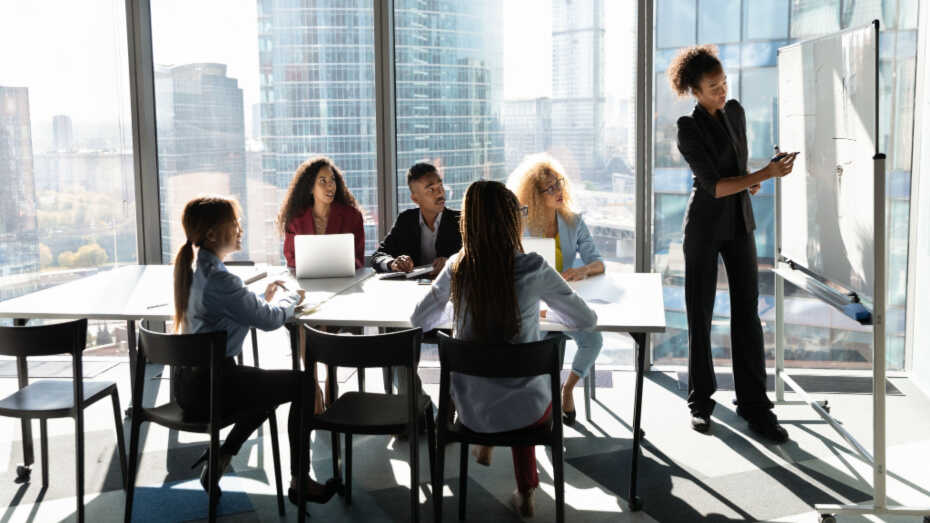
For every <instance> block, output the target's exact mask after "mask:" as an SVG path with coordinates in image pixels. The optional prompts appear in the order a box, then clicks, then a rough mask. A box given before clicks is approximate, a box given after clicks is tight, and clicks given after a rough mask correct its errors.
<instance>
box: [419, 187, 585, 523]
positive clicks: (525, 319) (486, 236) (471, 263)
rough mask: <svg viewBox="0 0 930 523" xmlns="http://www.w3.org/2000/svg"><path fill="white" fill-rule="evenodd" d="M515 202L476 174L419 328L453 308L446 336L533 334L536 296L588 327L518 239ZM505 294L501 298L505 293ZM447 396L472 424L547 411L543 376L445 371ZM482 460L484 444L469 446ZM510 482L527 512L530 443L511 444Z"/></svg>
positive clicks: (486, 338)
mask: <svg viewBox="0 0 930 523" xmlns="http://www.w3.org/2000/svg"><path fill="white" fill-rule="evenodd" d="M523 209H525V207H524V208H521V207H520V203H519V202H518V201H517V197H516V196H515V195H514V194H513V193H512V192H510V190H508V189H507V187H505V186H504V184H502V183H500V182H495V181H477V182H474V183H472V184H471V185H470V186H469V187H468V190H467V191H466V192H465V201H464V203H463V206H462V214H461V219H460V222H459V223H460V228H461V233H462V250H461V251H459V252H458V253H457V254H454V255H452V257H450V258H449V260H448V262H447V263H446V265H445V267H444V268H443V269H442V271H440V273H439V276H437V277H436V280H435V281H434V282H433V286H432V288H431V289H430V291H429V293H428V294H427V295H426V296H425V297H424V298H423V300H422V301H421V302H420V303H419V304H418V305H417V307H416V309H415V310H414V313H413V315H412V316H411V317H410V322H411V323H412V324H413V325H414V326H415V327H421V328H422V329H423V330H424V331H427V330H430V329H433V328H435V327H436V326H437V325H439V324H441V323H442V322H443V321H444V312H445V309H446V305H447V304H448V303H449V302H450V301H451V302H452V307H453V312H454V326H455V330H454V332H453V336H454V337H455V338H458V339H463V340H467V341H477V342H487V343H501V342H504V343H526V342H532V341H539V340H540V339H542V337H543V334H542V333H541V332H540V330H539V317H540V311H539V302H540V300H542V301H544V302H546V304H548V306H549V308H550V310H552V311H555V312H556V313H558V315H559V319H560V321H561V322H562V323H564V324H565V325H567V326H568V327H570V328H573V329H585V328H589V327H593V326H594V325H595V324H596V322H597V316H596V315H595V313H594V311H592V310H591V309H590V308H588V306H587V305H586V304H585V302H584V300H582V299H581V298H580V297H579V296H578V295H577V294H575V293H574V291H572V289H571V287H569V286H568V284H567V283H565V280H564V279H562V277H561V276H560V275H559V273H557V272H555V269H553V268H552V267H550V266H549V265H547V264H546V262H545V260H543V258H542V256H540V255H538V254H536V253H530V254H524V253H523V246H522V244H521V242H520V232H521V231H522V230H523V224H522V218H521V214H522V213H523ZM508 297H509V298H508ZM452 399H453V401H454V403H455V407H456V409H457V411H458V413H459V417H460V419H461V420H462V423H463V424H464V425H465V426H466V427H468V428H469V429H470V430H473V431H475V432H505V431H511V430H517V429H522V428H528V427H532V426H536V425H538V424H542V423H545V422H547V421H548V420H549V419H550V417H551V413H552V398H551V397H550V392H549V378H548V377H547V376H536V377H533V378H500V379H498V378H495V379H491V378H479V377H474V376H461V375H453V376H452ZM476 450H477V452H476V458H477V459H478V462H479V463H481V464H483V465H488V464H490V459H491V449H490V448H489V447H482V448H476ZM511 450H512V453H513V466H514V474H515V475H516V479H517V490H516V491H515V492H514V493H513V495H512V497H511V502H512V504H513V505H514V508H515V509H516V510H517V512H518V513H520V514H521V515H522V516H524V517H530V516H532V515H533V514H534V512H535V501H534V500H535V496H534V492H535V489H536V487H537V486H538V485H539V477H538V474H537V471H536V455H535V448H534V447H513V448H512V449H511Z"/></svg>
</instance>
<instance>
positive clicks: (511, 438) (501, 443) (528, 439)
mask: <svg viewBox="0 0 930 523" xmlns="http://www.w3.org/2000/svg"><path fill="white" fill-rule="evenodd" d="M447 427H448V429H447V430H448V432H447V434H448V439H449V440H450V441H465V442H467V443H474V444H478V445H490V446H494V447H512V446H524V445H530V444H533V445H547V444H549V442H551V441H552V420H551V419H550V420H549V422H548V423H545V424H543V425H540V426H538V427H531V428H525V429H517V430H511V431H507V432H475V431H473V430H471V429H469V428H468V427H466V426H465V425H463V424H462V422H461V421H460V420H456V422H455V423H454V424H448V425H447Z"/></svg>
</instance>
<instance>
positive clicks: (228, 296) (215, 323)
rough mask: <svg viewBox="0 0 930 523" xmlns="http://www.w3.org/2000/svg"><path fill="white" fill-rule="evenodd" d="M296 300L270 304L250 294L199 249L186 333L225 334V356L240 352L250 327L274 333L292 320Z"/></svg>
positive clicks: (223, 266) (292, 298) (213, 257)
mask: <svg viewBox="0 0 930 523" xmlns="http://www.w3.org/2000/svg"><path fill="white" fill-rule="evenodd" d="M298 299H299V297H298V296H297V294H296V293H295V294H293V295H290V296H287V297H286V298H283V299H281V300H280V301H279V302H278V305H272V304H270V303H268V302H266V301H265V300H264V299H263V298H262V297H261V296H259V295H257V294H255V293H254V292H252V291H250V290H249V288H248V287H246V286H245V284H244V283H242V279H241V278H239V277H238V276H236V275H235V274H233V273H231V272H229V271H228V270H227V269H226V265H224V264H223V262H222V261H220V259H219V258H217V257H216V255H215V254H213V253H212V252H210V251H209V250H207V249H202V248H201V249H199V250H198V253H197V265H196V268H195V270H194V279H193V281H192V282H191V291H190V298H189V299H188V303H187V314H186V315H185V319H186V323H187V325H186V328H185V329H184V332H186V333H197V332H216V331H225V332H226V356H227V357H234V356H236V355H237V354H239V353H240V352H242V342H243V340H245V336H246V334H248V332H249V328H250V327H257V328H259V329H262V330H266V331H268V330H274V329H277V328H279V327H281V326H282V325H284V322H286V321H287V320H290V319H291V318H293V317H294V308H295V307H296V305H297V300H298Z"/></svg>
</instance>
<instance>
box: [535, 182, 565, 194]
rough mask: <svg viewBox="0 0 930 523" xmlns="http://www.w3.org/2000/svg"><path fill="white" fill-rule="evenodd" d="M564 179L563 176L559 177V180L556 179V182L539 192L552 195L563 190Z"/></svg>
mask: <svg viewBox="0 0 930 523" xmlns="http://www.w3.org/2000/svg"><path fill="white" fill-rule="evenodd" d="M562 180H563V179H562V178H559V179H558V180H556V181H555V183H554V184H552V185H550V186H549V187H546V188H545V189H543V190H541V191H539V192H541V193H542V194H548V195H549V196H552V195H553V194H555V193H557V192H559V191H560V190H562Z"/></svg>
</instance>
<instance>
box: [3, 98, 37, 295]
mask: <svg viewBox="0 0 930 523" xmlns="http://www.w3.org/2000/svg"><path fill="white" fill-rule="evenodd" d="M0 186H2V187H3V197H2V198H0V278H2V277H4V276H10V275H18V274H29V273H35V272H38V271H39V240H38V223H37V219H36V192H35V181H34V179H33V158H32V130H31V123H30V118H29V89H28V88H26V87H3V86H0ZM4 289H7V286H6V285H0V293H2V294H0V299H6V298H8V297H12V296H15V295H18V294H21V293H22V292H20V291H22V289H19V290H17V289H15V288H13V289H8V290H9V293H8V292H7V291H6V290H4Z"/></svg>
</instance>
